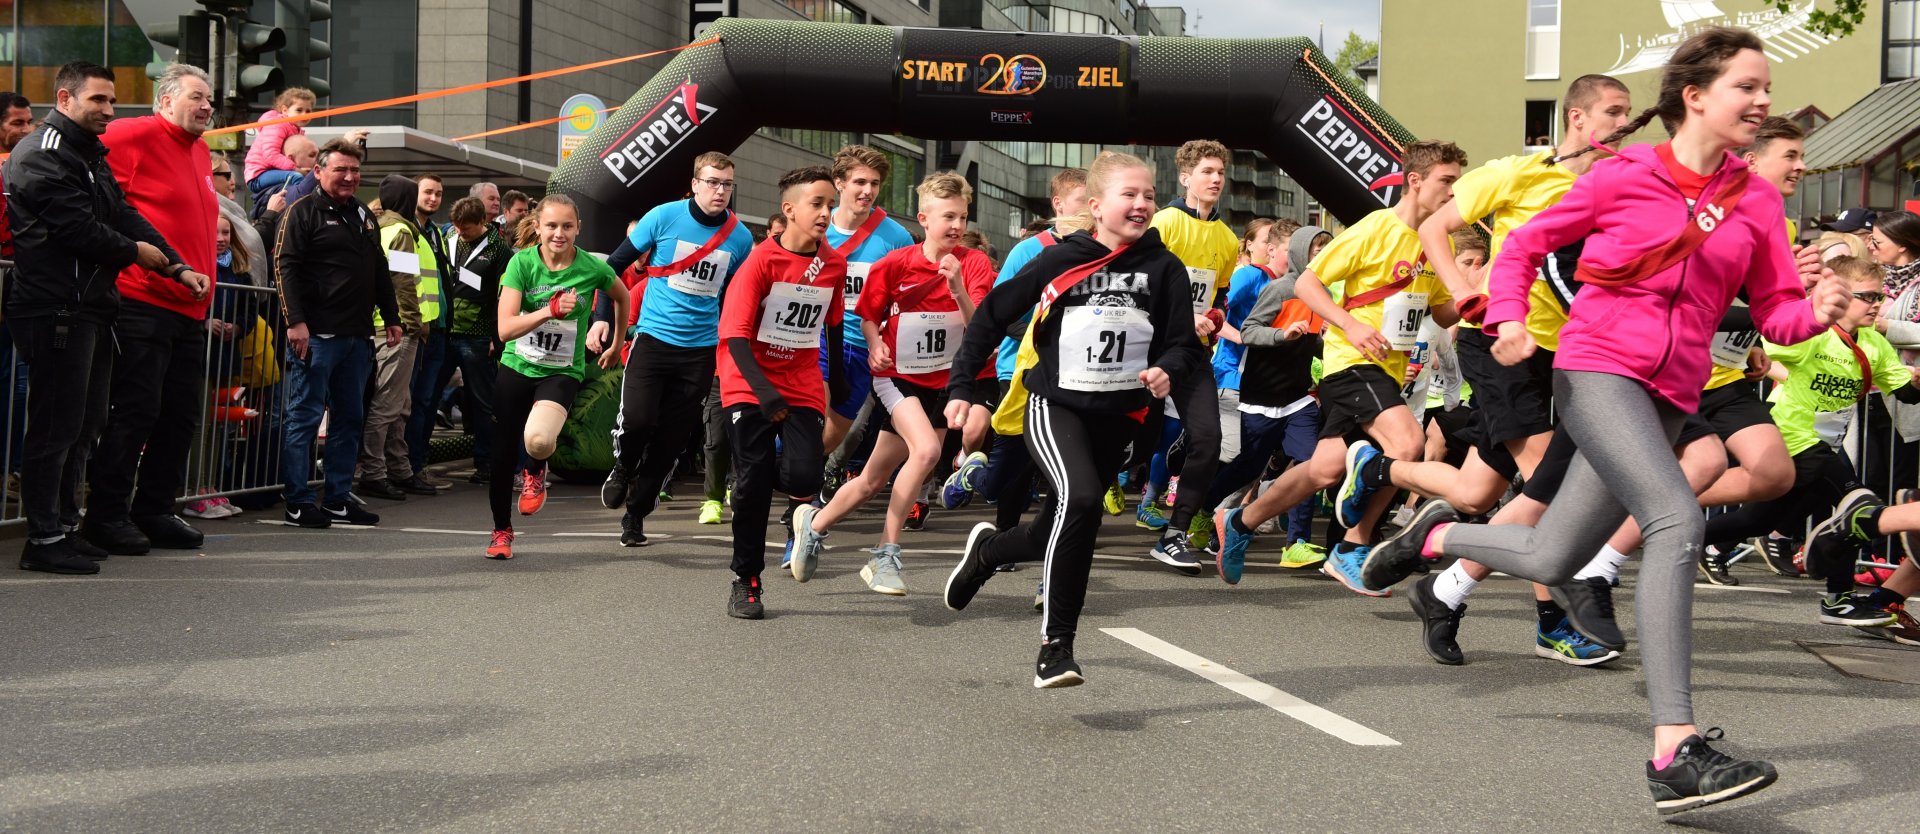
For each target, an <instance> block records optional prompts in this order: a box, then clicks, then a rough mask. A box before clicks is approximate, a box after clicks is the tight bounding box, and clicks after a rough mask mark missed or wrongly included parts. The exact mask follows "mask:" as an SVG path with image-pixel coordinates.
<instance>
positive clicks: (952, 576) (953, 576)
mask: <svg viewBox="0 0 1920 834" xmlns="http://www.w3.org/2000/svg"><path fill="white" fill-rule="evenodd" d="M995 532H998V531H997V530H995V529H994V526H993V525H992V524H990V523H988V522H985V521H982V522H980V523H979V524H975V525H973V532H971V533H968V534H967V549H966V550H963V551H960V563H959V564H957V565H954V566H953V571H952V572H951V573H948V574H947V585H946V589H945V590H944V591H943V592H942V594H941V599H942V601H943V602H945V603H946V604H947V608H948V609H950V610H953V611H964V610H966V608H967V603H970V602H972V601H973V595H974V594H977V593H980V588H981V586H983V585H986V584H987V580H989V579H992V578H993V574H994V571H993V569H992V568H989V567H987V564H986V562H984V561H981V558H980V554H981V552H982V551H984V550H985V549H986V546H987V539H990V538H992V537H993V534H994V533H995Z"/></svg>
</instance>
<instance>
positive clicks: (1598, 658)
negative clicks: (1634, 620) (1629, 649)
mask: <svg viewBox="0 0 1920 834" xmlns="http://www.w3.org/2000/svg"><path fill="white" fill-rule="evenodd" d="M1536 628H1538V627H1537V626H1536ZM1533 653H1534V654H1536V655H1539V656H1540V657H1545V658H1551V659H1553V660H1558V661H1560V662H1561V663H1566V664H1570V665H1573V666H1598V665H1600V664H1602V663H1605V662H1607V661H1609V660H1613V659H1614V658H1617V657H1619V656H1620V653H1619V652H1617V651H1614V650H1612V649H1609V648H1607V647H1606V646H1602V645H1600V644H1599V643H1595V642H1593V641H1592V640H1588V639H1587V636H1586V635H1584V634H1581V633H1580V632H1579V631H1576V630H1575V629H1574V627H1573V623H1572V621H1570V620H1567V619H1564V618H1562V619H1561V620H1560V624H1559V625H1557V626H1554V629H1553V630H1552V631H1544V632H1536V633H1535V635H1534V638H1533Z"/></svg>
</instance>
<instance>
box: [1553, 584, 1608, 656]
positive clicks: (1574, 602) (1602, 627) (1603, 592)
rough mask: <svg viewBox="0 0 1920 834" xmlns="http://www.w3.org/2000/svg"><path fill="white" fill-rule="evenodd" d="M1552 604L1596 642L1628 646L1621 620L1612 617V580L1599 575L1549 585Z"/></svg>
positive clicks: (1602, 644) (1582, 632) (1603, 644)
mask: <svg viewBox="0 0 1920 834" xmlns="http://www.w3.org/2000/svg"><path fill="white" fill-rule="evenodd" d="M1547 593H1549V594H1551V595H1552V596H1553V601H1554V604H1556V605H1559V606H1560V608H1561V610H1563V611H1566V612H1567V619H1568V620H1571V621H1572V622H1573V627H1574V629H1575V630H1577V631H1579V632H1580V633H1581V634H1584V635H1586V636H1587V638H1588V639H1590V640H1592V641H1593V642H1595V643H1598V644H1599V645H1601V646H1603V647H1605V648H1609V649H1614V650H1619V649H1624V648H1626V647H1627V637H1626V635H1624V634H1621V633H1620V623H1619V622H1618V621H1616V620H1615V619H1614V616H1613V583H1612V582H1608V581H1607V580H1606V579H1604V578H1602V577H1598V576H1589V577H1587V578H1585V579H1575V580H1573V581H1571V582H1568V583H1567V584H1565V585H1559V586H1556V587H1552V588H1548V589H1547Z"/></svg>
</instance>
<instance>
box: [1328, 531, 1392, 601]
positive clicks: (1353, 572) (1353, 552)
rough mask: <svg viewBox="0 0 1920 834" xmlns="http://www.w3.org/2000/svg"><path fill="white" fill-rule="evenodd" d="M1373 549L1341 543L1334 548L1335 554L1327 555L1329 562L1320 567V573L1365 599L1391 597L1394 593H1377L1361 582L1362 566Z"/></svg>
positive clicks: (1361, 545)
mask: <svg viewBox="0 0 1920 834" xmlns="http://www.w3.org/2000/svg"><path fill="white" fill-rule="evenodd" d="M1369 550H1372V548H1370V547H1367V546H1366V545H1364V544H1351V543H1348V542H1340V543H1339V544H1336V545H1334V546H1333V552H1332V553H1329V554H1327V561H1326V563H1325V564H1323V565H1321V566H1320V572H1321V573H1324V574H1326V575H1328V576H1331V577H1333V578H1334V580H1335V581H1337V582H1339V583H1340V584H1342V585H1345V586H1347V590H1349V591H1352V592H1354V593H1356V594H1359V595H1361V596H1364V597H1390V596H1393V592H1392V591H1375V590H1372V589H1370V588H1368V587H1367V586H1366V584H1365V583H1363V582H1361V581H1360V566H1361V565H1363V564H1365V563H1366V561H1367V552H1368V551H1369Z"/></svg>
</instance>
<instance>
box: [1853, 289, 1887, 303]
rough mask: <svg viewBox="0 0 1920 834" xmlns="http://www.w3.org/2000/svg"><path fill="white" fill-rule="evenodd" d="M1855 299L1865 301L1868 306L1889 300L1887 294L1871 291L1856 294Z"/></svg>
mask: <svg viewBox="0 0 1920 834" xmlns="http://www.w3.org/2000/svg"><path fill="white" fill-rule="evenodd" d="M1853 297H1854V298H1858V299H1860V300H1861V301H1865V302H1867V303H1868V304H1879V303H1880V302H1882V301H1886V300H1887V294H1886V293H1883V292H1873V291H1871V290H1867V291H1862V292H1857V293H1854V294H1853Z"/></svg>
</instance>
